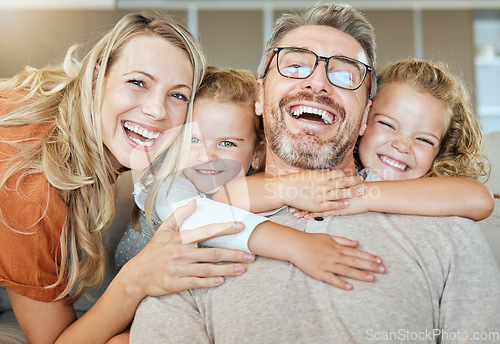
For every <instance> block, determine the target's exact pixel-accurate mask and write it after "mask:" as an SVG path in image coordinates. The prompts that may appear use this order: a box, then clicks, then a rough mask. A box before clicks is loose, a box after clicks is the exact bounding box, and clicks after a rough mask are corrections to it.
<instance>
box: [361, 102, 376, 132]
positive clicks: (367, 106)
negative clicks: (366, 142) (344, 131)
mask: <svg viewBox="0 0 500 344" xmlns="http://www.w3.org/2000/svg"><path fill="white" fill-rule="evenodd" d="M372 103H373V101H372V100H368V103H367V104H366V107H365V111H364V112H363V121H362V122H361V126H360V128H359V136H363V134H364V133H365V130H366V122H367V121H368V113H369V112H370V108H371V107H372Z"/></svg>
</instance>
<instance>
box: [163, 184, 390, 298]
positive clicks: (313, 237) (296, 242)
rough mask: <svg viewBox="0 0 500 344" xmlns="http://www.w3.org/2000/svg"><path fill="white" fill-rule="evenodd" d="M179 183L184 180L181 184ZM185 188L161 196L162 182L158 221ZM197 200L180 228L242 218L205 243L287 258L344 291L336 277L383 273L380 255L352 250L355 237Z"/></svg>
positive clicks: (345, 286) (369, 276) (176, 187)
mask: <svg viewBox="0 0 500 344" xmlns="http://www.w3.org/2000/svg"><path fill="white" fill-rule="evenodd" d="M183 181H184V182H186V183H185V184H186V185H184V187H182V184H183ZM188 186H189V184H188V183H187V181H186V180H184V179H182V178H180V179H178V180H177V181H176V183H175V184H174V186H173V187H172V189H174V190H175V191H174V192H172V190H171V193H170V194H169V195H168V198H166V197H165V193H166V190H167V189H166V187H167V186H166V185H162V187H161V188H160V190H159V195H158V197H157V201H156V203H155V210H156V212H157V214H158V216H159V217H160V218H161V219H162V220H163V219H165V218H166V217H167V216H170V214H171V211H172V209H174V208H175V207H176V205H178V204H179V202H180V203H182V202H185V201H182V202H181V201H180V200H178V199H176V197H175V196H177V195H179V194H180V193H181V191H182V190H180V189H181V188H184V189H189V188H188ZM176 191H179V192H176ZM184 194H186V192H184ZM196 201H197V208H196V211H195V212H194V213H193V214H192V215H191V216H190V217H189V218H188V219H185V220H184V221H183V224H182V226H181V228H180V229H181V230H185V229H190V228H197V227H200V226H203V225H206V224H207V223H216V222H228V221H241V222H243V223H244V225H245V228H244V229H243V231H242V232H240V233H237V234H234V235H227V236H223V237H218V238H213V239H210V240H207V241H204V242H203V244H205V245H208V246H212V247H219V248H231V249H240V250H247V251H248V250H249V251H251V252H253V253H255V254H258V255H261V256H265V257H268V258H274V259H279V260H285V261H289V262H291V263H293V264H294V265H295V266H297V267H298V268H299V269H301V270H302V271H303V272H304V273H306V274H308V275H309V276H311V277H313V278H316V279H319V280H322V281H324V282H327V283H330V284H332V285H334V286H337V287H339V288H343V289H346V290H349V289H351V288H352V286H351V285H350V284H349V283H347V282H345V281H343V280H342V279H340V278H339V277H337V276H336V275H341V276H345V277H351V278H354V279H358V280H363V281H373V280H374V276H373V274H372V273H369V272H383V271H385V267H383V266H382V264H381V259H380V258H379V257H376V256H374V255H372V254H369V253H367V252H363V251H360V250H358V249H356V248H355V247H357V245H358V242H356V241H351V240H348V239H345V238H338V237H332V236H330V235H328V234H313V233H304V232H301V231H299V230H296V229H293V228H290V227H286V226H283V225H280V224H276V223H273V222H271V221H268V220H267V219H266V218H265V217H262V216H258V215H255V214H252V213H249V212H247V211H245V210H242V209H239V208H235V207H232V206H229V205H227V204H223V203H219V202H215V201H214V200H210V199H207V198H199V199H197V200H196ZM380 269H382V270H380Z"/></svg>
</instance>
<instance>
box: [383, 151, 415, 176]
mask: <svg viewBox="0 0 500 344" xmlns="http://www.w3.org/2000/svg"><path fill="white" fill-rule="evenodd" d="M378 157H379V159H380V160H382V161H383V162H384V163H386V164H387V165H389V166H392V167H394V168H397V169H399V170H401V171H403V172H406V171H407V170H409V169H410V167H409V166H408V165H407V164H405V163H404V162H401V161H398V160H395V159H393V158H390V157H388V156H387V155H382V154H378Z"/></svg>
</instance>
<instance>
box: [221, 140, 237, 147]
mask: <svg viewBox="0 0 500 344" xmlns="http://www.w3.org/2000/svg"><path fill="white" fill-rule="evenodd" d="M220 145H221V146H224V147H236V144H234V143H233V142H231V141H222V142H221V143H220Z"/></svg>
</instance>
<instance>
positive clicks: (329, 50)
mask: <svg viewBox="0 0 500 344" xmlns="http://www.w3.org/2000/svg"><path fill="white" fill-rule="evenodd" d="M374 63H375V41H374V33H373V28H372V27H371V25H370V24H369V23H368V22H367V21H366V19H365V18H364V17H363V16H362V15H361V14H360V13H358V12H357V11H355V10H354V9H352V8H350V7H349V6H341V5H336V4H331V5H323V6H316V7H314V8H311V9H309V10H308V11H306V12H304V13H303V14H293V15H285V16H283V17H282V18H281V19H279V20H278V22H277V25H276V27H275V30H274V33H273V36H272V37H271V39H270V41H269V42H268V45H267V48H266V51H265V53H264V56H263V58H262V60H261V63H260V66H259V71H258V74H259V78H260V80H259V83H260V96H259V100H258V102H257V104H256V109H257V113H258V114H259V115H262V116H263V119H264V126H265V134H266V140H267V144H268V147H267V157H266V159H267V160H266V173H267V174H270V175H276V176H278V175H281V174H286V173H292V172H297V171H302V170H304V169H336V170H339V171H342V172H344V173H345V174H353V173H355V166H354V159H353V156H352V155H353V149H354V146H355V143H356V140H357V137H358V135H362V134H363V132H364V129H365V126H366V116H367V113H368V109H369V107H370V106H371V98H372V96H373V95H374V94H375V90H376V79H375V77H374V76H373V75H372V73H373V67H374ZM368 178H373V175H372V174H369V175H368ZM270 219H272V220H273V221H275V222H279V223H282V224H284V225H288V226H292V227H295V228H298V229H300V230H304V231H306V232H311V233H328V234H332V235H339V236H345V237H348V238H350V239H354V240H359V241H360V248H361V249H363V250H366V251H368V252H371V253H374V254H377V255H379V256H381V257H382V259H383V260H384V264H385V265H386V267H387V272H386V273H385V274H381V275H377V278H376V281H375V282H374V283H362V282H359V283H356V281H353V282H352V284H353V286H354V288H353V290H351V291H347V290H343V289H340V288H336V287H333V286H331V285H329V284H327V283H324V282H321V281H318V280H314V279H312V278H310V277H308V276H307V275H305V274H304V273H302V272H301V271H300V270H299V269H297V268H296V267H294V266H293V265H292V264H290V263H288V262H283V261H278V260H273V259H267V258H263V257H258V258H257V260H256V261H255V262H254V263H252V264H250V265H249V266H248V269H247V272H246V273H245V274H243V275H242V276H238V277H235V278H232V277H228V278H226V280H225V282H224V284H223V285H222V286H220V287H217V288H209V289H197V290H192V291H187V292H181V293H177V294H171V295H167V296H163V297H158V298H151V297H149V298H147V299H145V300H144V301H143V302H142V304H141V305H140V306H139V308H138V310H137V313H136V317H135V320H134V323H133V325H132V331H131V340H132V342H137V343H160V342H161V343H213V342H215V343H252V344H253V343H367V342H370V341H374V342H393V343H400V342H405V341H407V342H414V343H429V342H443V343H445V342H453V343H457V342H459V343H460V342H481V341H484V342H495V341H497V342H500V338H499V337H498V335H499V333H498V331H499V328H500V318H499V314H500V306H499V304H500V302H499V299H500V291H499V286H500V277H499V272H498V266H497V265H496V262H495V260H494V258H493V256H492V254H491V251H490V250H489V248H488V246H487V243H486V242H485V240H484V238H483V237H482V236H481V234H480V232H479V229H478V227H477V226H476V225H475V224H474V223H473V222H472V221H470V220H466V219H460V218H445V217H443V218H434V217H425V216H418V217H417V216H401V215H390V214H381V213H367V214H360V215H354V216H342V217H325V218H324V219H318V220H322V221H307V220H304V219H295V218H294V217H293V216H292V215H291V214H290V213H289V212H288V211H287V210H286V209H280V210H279V211H278V212H277V213H275V214H274V215H272V216H270ZM495 331H496V332H495Z"/></svg>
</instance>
